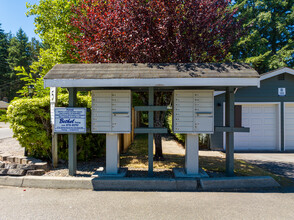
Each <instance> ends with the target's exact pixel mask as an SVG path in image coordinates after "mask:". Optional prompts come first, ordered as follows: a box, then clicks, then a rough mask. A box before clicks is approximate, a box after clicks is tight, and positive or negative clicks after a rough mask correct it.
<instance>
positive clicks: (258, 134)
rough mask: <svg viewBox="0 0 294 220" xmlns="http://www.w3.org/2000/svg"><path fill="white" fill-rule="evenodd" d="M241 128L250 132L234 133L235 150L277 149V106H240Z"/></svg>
mask: <svg viewBox="0 0 294 220" xmlns="http://www.w3.org/2000/svg"><path fill="white" fill-rule="evenodd" d="M242 126H244V127H249V128H250V132H248V133H247V132H240V133H235V138H234V140H235V149H236V150H277V149H278V139H279V138H278V137H279V136H278V105H277V104H242Z"/></svg>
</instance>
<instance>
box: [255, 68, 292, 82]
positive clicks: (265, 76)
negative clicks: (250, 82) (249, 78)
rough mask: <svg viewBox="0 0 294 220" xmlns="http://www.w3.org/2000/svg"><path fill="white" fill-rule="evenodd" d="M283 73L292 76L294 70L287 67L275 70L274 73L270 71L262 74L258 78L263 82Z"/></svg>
mask: <svg viewBox="0 0 294 220" xmlns="http://www.w3.org/2000/svg"><path fill="white" fill-rule="evenodd" d="M283 73H289V74H292V75H294V69H292V68H289V67H284V68H280V69H277V70H274V71H271V72H268V73H264V74H262V75H261V76H260V80H265V79H268V78H271V77H274V76H277V75H280V74H283Z"/></svg>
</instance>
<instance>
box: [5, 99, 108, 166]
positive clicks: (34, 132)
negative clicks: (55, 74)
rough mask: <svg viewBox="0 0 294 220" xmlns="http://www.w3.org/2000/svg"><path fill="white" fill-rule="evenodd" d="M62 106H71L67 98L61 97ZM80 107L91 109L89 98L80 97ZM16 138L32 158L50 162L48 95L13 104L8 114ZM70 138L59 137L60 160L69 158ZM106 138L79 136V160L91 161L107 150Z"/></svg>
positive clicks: (16, 101) (102, 136)
mask: <svg viewBox="0 0 294 220" xmlns="http://www.w3.org/2000/svg"><path fill="white" fill-rule="evenodd" d="M57 106H59V107H66V106H68V95H67V94H60V95H58V104H57ZM77 106H78V107H87V108H90V107H91V97H90V96H78V98H77ZM7 117H8V119H9V122H10V123H11V128H12V130H13V132H14V137H15V138H16V139H17V140H18V141H19V143H20V144H21V146H22V147H25V148H26V149H27V150H28V153H29V155H31V156H33V157H36V158H40V159H46V160H50V159H51V138H52V136H51V132H52V130H51V125H50V101H49V96H45V97H43V98H32V99H28V98H22V99H17V100H15V101H13V102H12V103H11V104H10V105H9V107H8V111H7ZM90 123H91V113H90V112H88V113H87V127H90ZM67 142H68V138H67V135H58V154H59V158H61V159H65V160H67V158H68V144H67ZM104 146H105V135H98V134H91V133H87V134H78V135H77V151H78V159H79V160H89V159H91V158H93V157H96V156H100V155H101V154H102V153H103V151H104Z"/></svg>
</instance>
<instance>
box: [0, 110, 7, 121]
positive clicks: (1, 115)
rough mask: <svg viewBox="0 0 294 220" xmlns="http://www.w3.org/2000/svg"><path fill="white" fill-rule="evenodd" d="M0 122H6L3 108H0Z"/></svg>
mask: <svg viewBox="0 0 294 220" xmlns="http://www.w3.org/2000/svg"><path fill="white" fill-rule="evenodd" d="M0 122H7V117H6V110H5V109H0Z"/></svg>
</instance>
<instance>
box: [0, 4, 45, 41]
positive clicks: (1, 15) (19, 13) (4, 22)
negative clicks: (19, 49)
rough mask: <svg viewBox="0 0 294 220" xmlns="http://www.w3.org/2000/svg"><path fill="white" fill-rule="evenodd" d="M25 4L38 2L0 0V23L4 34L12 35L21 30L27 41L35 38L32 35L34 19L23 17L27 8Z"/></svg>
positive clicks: (33, 34) (34, 35)
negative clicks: (27, 38) (9, 33)
mask: <svg viewBox="0 0 294 220" xmlns="http://www.w3.org/2000/svg"><path fill="white" fill-rule="evenodd" d="M26 2H28V3H30V4H35V3H38V2H39V0H0V23H1V29H3V30H4V32H5V33H8V32H11V33H12V34H13V35H15V34H16V32H17V31H18V30H19V28H22V29H23V30H24V32H25V33H26V34H27V35H28V37H29V39H31V38H32V37H36V38H37V39H38V40H40V38H39V37H38V36H37V35H36V34H35V33H34V29H35V26H34V18H33V17H32V16H30V17H27V16H26V15H25V13H26V11H27V8H26Z"/></svg>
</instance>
